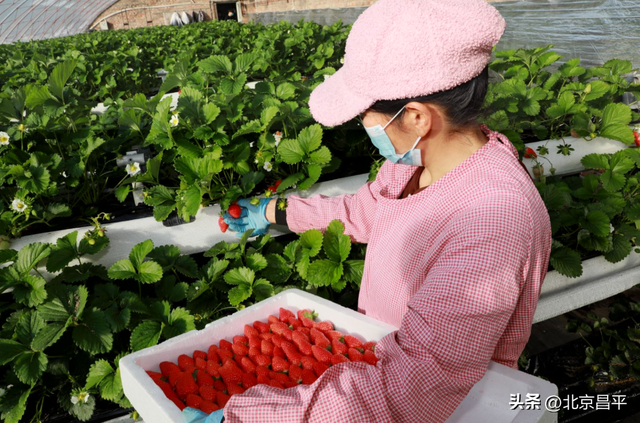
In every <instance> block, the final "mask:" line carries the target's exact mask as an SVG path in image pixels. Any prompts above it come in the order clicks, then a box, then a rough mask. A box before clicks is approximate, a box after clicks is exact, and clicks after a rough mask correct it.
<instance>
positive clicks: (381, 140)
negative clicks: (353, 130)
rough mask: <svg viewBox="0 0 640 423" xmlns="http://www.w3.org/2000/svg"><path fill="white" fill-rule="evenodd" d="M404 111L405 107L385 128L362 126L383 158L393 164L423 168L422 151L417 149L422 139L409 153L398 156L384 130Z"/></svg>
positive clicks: (418, 140) (414, 144)
mask: <svg viewBox="0 0 640 423" xmlns="http://www.w3.org/2000/svg"><path fill="white" fill-rule="evenodd" d="M403 110H404V107H402V109H400V111H399V112H398V113H396V115H395V116H394V117H392V118H391V120H390V121H389V122H387V124H386V125H385V126H384V127H383V126H382V125H375V126H370V127H366V126H364V124H363V125H362V126H363V127H364V130H365V131H367V134H368V135H369V138H371V142H372V143H373V145H375V146H376V147H378V151H380V154H381V155H382V156H383V157H386V158H387V159H389V160H391V161H392V162H393V163H397V164H404V165H409V166H422V154H421V152H420V149H416V145H418V142H420V140H421V139H422V137H418V139H417V140H416V142H415V143H413V146H412V147H411V148H410V149H409V151H407V152H406V153H404V154H398V153H396V149H395V147H394V146H393V143H392V142H391V139H389V136H388V135H387V133H386V132H385V130H384V129H385V128H386V127H387V126H389V124H390V123H391V122H392V121H393V120H394V119H395V118H396V117H397V116H398V115H399V114H400V112H402V111H403Z"/></svg>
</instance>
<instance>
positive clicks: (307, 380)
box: [302, 369, 318, 385]
mask: <svg viewBox="0 0 640 423" xmlns="http://www.w3.org/2000/svg"><path fill="white" fill-rule="evenodd" d="M316 380H318V377H317V376H316V374H315V373H313V370H307V369H302V383H304V384H305V385H311V384H313V382H315V381H316Z"/></svg>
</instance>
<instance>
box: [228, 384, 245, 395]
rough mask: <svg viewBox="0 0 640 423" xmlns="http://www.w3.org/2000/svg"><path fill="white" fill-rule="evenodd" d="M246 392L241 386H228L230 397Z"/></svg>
mask: <svg viewBox="0 0 640 423" xmlns="http://www.w3.org/2000/svg"><path fill="white" fill-rule="evenodd" d="M243 392H244V388H243V387H242V386H240V385H235V384H232V385H229V386H227V393H228V394H229V396H231V395H235V394H242V393H243Z"/></svg>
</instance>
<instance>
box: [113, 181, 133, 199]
mask: <svg viewBox="0 0 640 423" xmlns="http://www.w3.org/2000/svg"><path fill="white" fill-rule="evenodd" d="M130 191H131V185H128V184H127V185H122V186H120V187H118V188H117V189H116V191H115V195H116V198H117V199H118V201H120V202H121V203H122V202H123V201H124V200H126V198H127V195H129V192H130Z"/></svg>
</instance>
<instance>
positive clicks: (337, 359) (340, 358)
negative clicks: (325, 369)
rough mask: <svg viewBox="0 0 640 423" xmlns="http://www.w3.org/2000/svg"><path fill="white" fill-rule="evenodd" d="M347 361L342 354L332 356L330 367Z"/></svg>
mask: <svg viewBox="0 0 640 423" xmlns="http://www.w3.org/2000/svg"><path fill="white" fill-rule="evenodd" d="M347 362H349V359H348V358H347V357H345V356H344V355H342V354H334V355H332V356H331V365H333V366H335V365H336V364H340V363H347Z"/></svg>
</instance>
